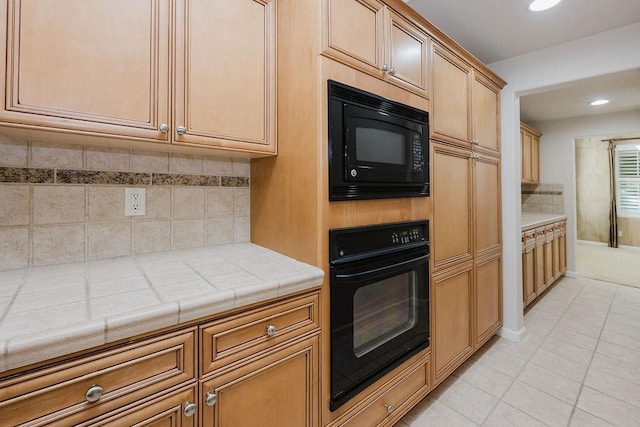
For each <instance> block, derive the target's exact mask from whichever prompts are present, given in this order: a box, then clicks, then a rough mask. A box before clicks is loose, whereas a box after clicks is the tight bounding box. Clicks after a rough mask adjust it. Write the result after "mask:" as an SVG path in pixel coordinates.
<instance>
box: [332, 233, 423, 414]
mask: <svg viewBox="0 0 640 427" xmlns="http://www.w3.org/2000/svg"><path fill="white" fill-rule="evenodd" d="M329 261H330V276H331V278H330V280H331V281H330V293H331V298H330V299H331V307H330V311H331V400H330V409H331V410H332V411H333V410H335V409H337V408H339V407H340V406H341V405H343V404H344V403H345V402H347V401H348V400H349V399H351V398H352V397H353V396H355V395H356V394H357V393H358V392H360V391H362V390H363V389H364V388H366V387H367V386H369V385H370V384H372V383H373V382H375V381H376V380H377V379H378V378H380V377H382V376H383V375H384V374H386V373H387V372H389V371H391V370H392V369H393V368H395V367H397V366H398V365H400V364H401V363H402V362H403V361H405V360H407V359H408V358H410V357H411V356H412V355H414V354H416V353H418V352H419V351H420V350H422V349H424V348H426V347H427V346H429V336H430V334H429V223H428V221H411V222H403V223H392V224H383V225H374V226H365V227H355V228H341V229H332V230H329Z"/></svg>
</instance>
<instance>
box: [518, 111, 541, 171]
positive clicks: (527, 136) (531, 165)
mask: <svg viewBox="0 0 640 427" xmlns="http://www.w3.org/2000/svg"><path fill="white" fill-rule="evenodd" d="M541 136H542V134H541V133H540V132H538V131H537V130H535V129H534V128H532V127H531V126H529V125H527V124H525V123H520V148H521V150H522V153H521V156H522V157H521V158H522V170H521V175H522V182H528V183H538V182H540V137H541Z"/></svg>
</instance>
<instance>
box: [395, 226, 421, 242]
mask: <svg viewBox="0 0 640 427" xmlns="http://www.w3.org/2000/svg"><path fill="white" fill-rule="evenodd" d="M424 240H426V238H425V237H424V236H423V235H422V233H421V232H420V229H419V228H412V229H410V230H402V231H394V232H392V233H391V243H394V244H402V243H412V242H422V241H424Z"/></svg>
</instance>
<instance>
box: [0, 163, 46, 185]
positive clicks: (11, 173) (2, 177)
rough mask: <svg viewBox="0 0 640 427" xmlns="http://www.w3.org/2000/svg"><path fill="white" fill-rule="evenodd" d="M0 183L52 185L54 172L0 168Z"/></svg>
mask: <svg viewBox="0 0 640 427" xmlns="http://www.w3.org/2000/svg"><path fill="white" fill-rule="evenodd" d="M0 182H15V183H19V184H53V183H54V182H55V170H54V169H30V168H9V167H0Z"/></svg>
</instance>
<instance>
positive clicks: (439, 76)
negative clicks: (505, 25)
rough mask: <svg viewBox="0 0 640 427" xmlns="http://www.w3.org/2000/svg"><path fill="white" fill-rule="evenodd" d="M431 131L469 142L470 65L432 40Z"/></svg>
mask: <svg viewBox="0 0 640 427" xmlns="http://www.w3.org/2000/svg"><path fill="white" fill-rule="evenodd" d="M432 61H433V72H432V75H433V84H432V87H433V97H432V103H431V123H430V126H431V133H432V135H435V136H437V137H438V138H439V139H442V140H444V141H447V142H452V143H454V144H462V145H463V146H465V147H468V146H469V145H470V136H471V124H470V116H471V114H470V113H471V105H470V102H469V99H470V91H471V87H470V85H471V77H470V76H471V66H470V65H469V64H467V63H466V62H464V61H463V60H462V59H460V58H459V57H458V56H456V55H454V54H453V53H451V52H449V51H448V50H447V49H445V48H444V47H441V46H440V45H438V44H436V43H433V55H432Z"/></svg>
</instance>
